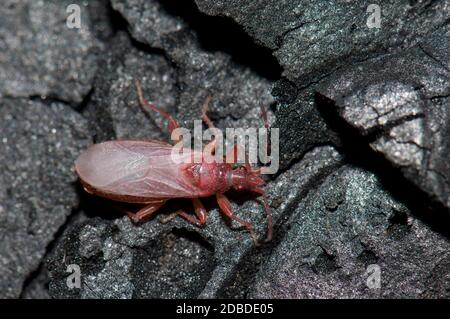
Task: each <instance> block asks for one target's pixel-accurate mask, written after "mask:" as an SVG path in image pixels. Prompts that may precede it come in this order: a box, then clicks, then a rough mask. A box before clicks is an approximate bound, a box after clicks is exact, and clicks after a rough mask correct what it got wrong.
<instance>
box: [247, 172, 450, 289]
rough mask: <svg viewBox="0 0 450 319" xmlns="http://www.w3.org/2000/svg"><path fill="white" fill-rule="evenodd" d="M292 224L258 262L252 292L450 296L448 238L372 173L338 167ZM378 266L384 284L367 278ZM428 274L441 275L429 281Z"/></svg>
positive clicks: (301, 205) (431, 276)
mask: <svg viewBox="0 0 450 319" xmlns="http://www.w3.org/2000/svg"><path fill="white" fill-rule="evenodd" d="M290 224H291V225H292V227H291V229H290V230H289V231H288V234H287V235H286V238H285V240H284V241H283V243H282V244H280V245H279V246H278V247H277V249H276V250H275V251H274V252H273V254H272V255H271V256H270V258H269V259H268V260H267V262H265V263H263V264H262V265H261V266H260V269H261V271H260V272H259V273H258V275H257V279H256V281H255V283H254V286H253V287H252V288H251V289H250V290H251V292H250V295H249V296H250V297H253V298H424V297H429V296H433V297H440V298H445V297H446V296H447V289H448V282H447V281H446V280H445V277H446V275H447V274H448V269H447V270H445V268H446V267H448V265H449V263H450V258H449V256H448V241H447V239H446V238H445V237H444V236H442V235H439V234H436V233H434V232H433V231H432V230H431V229H430V228H429V227H428V226H427V225H425V224H423V223H422V222H421V221H420V220H418V219H416V218H415V217H414V216H413V215H412V214H411V212H410V211H409V210H408V208H407V207H406V206H405V205H404V204H402V203H401V202H399V201H397V200H396V199H395V198H393V197H392V196H391V195H390V194H389V193H388V192H386V191H385V190H383V185H382V184H381V183H380V181H379V180H378V179H377V177H376V176H375V175H374V174H372V173H368V172H365V171H363V170H361V169H357V168H354V167H348V166H346V167H343V168H341V169H339V170H338V171H337V172H336V173H334V174H332V175H331V176H329V177H328V178H327V179H326V180H325V182H324V183H323V184H322V185H321V186H320V187H319V188H318V189H317V190H316V191H314V192H311V193H310V194H308V196H307V197H306V198H305V200H304V201H302V203H301V204H300V205H298V206H297V208H296V210H295V212H294V213H293V214H292V217H291V220H290ZM372 264H376V265H377V266H378V267H379V269H380V278H381V284H380V288H376V287H374V288H369V287H368V286H367V284H366V282H367V280H368V278H369V275H370V274H369V273H367V269H368V266H369V265H372ZM429 278H442V280H439V281H437V282H434V283H433V285H430V282H429ZM269 279H270V280H269Z"/></svg>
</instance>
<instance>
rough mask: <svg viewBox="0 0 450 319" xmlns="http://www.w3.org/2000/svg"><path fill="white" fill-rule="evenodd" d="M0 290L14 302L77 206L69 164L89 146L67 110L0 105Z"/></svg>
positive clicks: (22, 104)
mask: <svg viewBox="0 0 450 319" xmlns="http://www.w3.org/2000/svg"><path fill="white" fill-rule="evenodd" d="M0 121H1V122H2V125H1V127H0V138H1V140H0V142H1V144H0V145H1V146H0V147H1V151H0V163H1V164H0V165H1V167H2V174H1V175H0V198H1V200H0V212H1V214H0V225H1V237H2V242H1V245H0V256H1V257H0V272H1V277H0V288H1V289H0V291H1V293H0V294H1V297H3V298H11V297H18V296H19V295H20V293H21V291H22V286H23V284H24V281H25V280H26V278H27V277H28V276H29V275H30V274H31V273H32V272H33V271H34V270H36V269H37V268H38V266H39V264H40V262H41V259H42V257H43V256H44V254H45V251H46V247H47V245H48V244H49V243H50V242H51V241H52V240H53V238H54V234H55V233H56V232H57V231H58V229H59V228H60V227H61V226H62V225H63V224H64V222H65V220H66V217H67V216H68V215H69V214H70V212H71V210H72V209H73V208H74V207H75V206H76V205H77V203H78V201H77V196H76V191H75V187H74V185H73V184H72V183H73V182H75V180H76V179H75V176H74V175H73V172H72V170H71V169H72V166H73V161H74V160H75V159H76V157H77V155H78V154H79V152H80V151H81V150H82V149H84V148H85V147H86V146H87V145H88V144H89V138H88V136H87V133H86V130H87V126H86V122H85V120H84V119H83V118H82V117H81V116H80V115H79V114H77V113H75V112H74V111H72V110H71V109H70V108H69V107H68V106H65V105H62V104H59V103H53V104H51V105H44V104H42V103H41V102H39V101H27V100H22V99H14V100H11V99H5V100H3V101H0Z"/></svg>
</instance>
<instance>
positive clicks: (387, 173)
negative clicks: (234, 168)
mask: <svg viewBox="0 0 450 319" xmlns="http://www.w3.org/2000/svg"><path fill="white" fill-rule="evenodd" d="M71 4H74V5H78V6H79V8H80V13H81V28H80V29H77V28H69V27H68V25H67V18H68V16H69V15H70V12H68V11H67V10H68V6H69V5H71ZM371 4H372V3H371V2H370V1H362V0H359V1H338V0H336V1H308V2H306V1H300V0H292V1H278V0H263V1H242V0H229V1H228V0H227V1H224V0H187V1H177V0H93V1H77V0H75V1H66V0H63V1H53V0H50V1H42V0H38V1H28V0H27V1H18V0H7V1H4V2H3V3H2V6H0V15H1V16H2V19H1V21H0V123H1V124H0V145H1V146H0V148H1V149H0V150H1V152H0V167H1V168H2V172H1V173H0V220H1V222H0V238H2V241H1V243H0V272H1V274H2V275H0V288H1V292H0V297H5V298H17V297H20V298H215V297H218V298H318V297H324V298H351V297H361V298H399V297H400V298H448V296H449V288H448V287H450V285H449V278H450V273H449V269H450V267H449V266H450V258H449V255H448V248H449V237H450V232H449V224H450V215H449V214H448V209H449V204H450V202H449V195H450V186H449V180H450V167H449V161H448V158H449V148H450V145H449V141H450V124H449V116H450V112H449V108H450V103H449V88H450V81H449V61H450V55H449V52H450V51H449V37H448V23H449V20H448V16H449V4H448V2H447V1H430V0H419V1H406V0H401V1H395V2H392V1H391V2H389V3H385V2H383V3H381V4H380V7H379V8H380V10H381V11H380V13H381V16H380V18H381V20H380V25H379V28H378V27H375V28H373V27H371V26H372V25H370V23H373V22H374V20H371V19H373V17H374V12H373V11H372V10H373V9H374V8H375V10H376V9H377V8H376V7H373V6H369V5H371ZM368 21H369V22H370V23H369V25H368V24H367V22H368ZM136 80H139V81H140V83H141V85H142V90H143V94H144V96H145V98H146V99H148V100H149V101H151V102H153V103H155V104H156V105H157V106H158V107H160V108H161V109H163V110H165V111H167V112H168V113H170V114H171V115H173V116H174V117H175V118H177V119H178V120H179V122H180V124H181V126H183V127H187V128H189V129H191V128H192V126H193V123H194V122H193V121H194V120H198V119H200V115H201V108H202V105H203V103H204V102H205V100H206V99H207V98H208V97H210V98H211V102H210V105H209V110H208V114H209V116H210V117H211V119H212V120H213V121H214V123H215V124H216V126H217V127H218V128H220V129H225V128H231V127H241V128H247V127H262V126H263V122H264V121H263V117H262V113H261V107H264V108H265V109H267V110H268V118H269V123H270V124H271V126H272V127H274V128H278V129H279V132H280V143H279V147H280V149H279V150H280V169H279V171H278V172H277V174H274V175H270V176H266V181H267V185H266V186H265V190H266V191H267V197H268V201H269V204H270V207H271V210H272V214H273V221H274V237H273V239H272V241H271V242H269V243H265V244H263V245H261V246H258V247H257V246H255V245H254V243H253V241H252V239H251V237H250V234H249V233H248V231H246V230H245V229H244V228H242V227H241V226H240V225H239V224H238V223H236V222H230V220H229V219H228V218H226V217H225V216H224V215H223V214H222V213H221V212H220V211H219V209H218V206H217V203H216V202H215V200H214V198H210V199H205V200H203V202H204V205H205V206H206V208H207V211H208V220H207V223H206V226H205V227H204V228H198V227H196V226H194V225H192V224H189V223H188V222H186V221H185V220H183V219H181V218H175V219H174V220H172V221H170V222H169V223H161V222H160V221H162V220H163V219H164V218H166V217H168V216H169V215H170V213H172V212H174V211H175V210H176V209H179V208H182V209H184V210H186V211H188V212H189V213H193V208H192V203H191V201H190V200H188V199H186V200H171V201H169V202H168V203H167V204H166V205H165V206H164V207H163V208H162V209H161V210H160V211H158V213H157V214H155V215H154V217H152V218H151V219H150V220H149V221H148V222H146V223H144V224H141V225H136V224H134V223H132V222H131V221H130V220H129V218H128V217H127V216H126V215H125V214H123V212H120V210H119V209H118V208H120V207H121V208H124V207H125V208H127V209H138V207H136V206H132V205H131V206H130V205H128V206H127V205H120V204H118V203H113V202H111V201H109V200H107V199H101V198H99V197H97V196H94V195H89V194H87V193H86V192H84V191H83V189H82V187H81V185H80V183H79V182H78V181H77V177H76V175H75V173H74V171H73V170H72V168H73V162H74V160H75V159H76V157H77V156H78V155H79V154H80V153H81V152H82V151H83V150H84V149H86V147H87V146H88V145H89V144H91V143H92V142H96V143H97V142H101V141H106V140H112V139H125V138H127V139H128V138H129V139H159V140H164V141H168V140H169V135H168V133H167V123H166V121H164V119H163V118H161V116H159V115H158V114H154V113H147V112H144V111H143V110H142V109H141V108H140V107H139V104H138V98H137V94H136V87H135V81H136ZM228 195H229V198H230V201H231V203H232V207H233V211H234V213H235V214H236V216H238V217H240V218H242V219H245V220H248V221H250V222H251V223H252V224H253V225H254V227H255V231H256V233H257V237H258V240H259V241H260V242H262V241H263V240H264V239H265V237H266V233H267V219H266V216H265V213H264V209H263V207H262V205H261V203H260V202H259V200H258V197H257V196H253V195H252V194H249V193H245V194H244V193H236V192H229V193H228ZM74 269H75V270H77V269H78V270H79V275H80V276H79V279H80V286H79V287H77V286H73V284H74V282H73V280H74V278H75V277H76V275H77V274H76V272H77V271H75V272H74ZM376 271H379V274H380V279H381V281H380V285H379V286H378V285H377V282H376V280H375V279H374V278H375V277H373V276H374V275H376V273H375V272H376ZM74 276H75V277H74ZM374 280H375V281H374ZM374 285H375V286H374Z"/></svg>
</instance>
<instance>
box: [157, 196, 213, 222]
mask: <svg viewBox="0 0 450 319" xmlns="http://www.w3.org/2000/svg"><path fill="white" fill-rule="evenodd" d="M192 204H193V205H194V209H195V215H196V216H193V215H191V214H188V213H186V212H185V211H183V210H181V209H179V210H177V211H176V212H174V213H172V214H170V215H169V216H168V217H166V218H164V219H162V220H161V223H163V224H165V223H168V222H169V221H171V220H172V219H174V218H175V217H177V216H180V217H181V218H183V219H185V220H187V221H188V222H190V223H191V224H194V225H197V226H199V227H202V226H204V225H205V223H206V209H205V207H204V206H203V204H202V202H200V200H199V199H198V198H193V199H192Z"/></svg>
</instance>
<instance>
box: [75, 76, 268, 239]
mask: <svg viewBox="0 0 450 319" xmlns="http://www.w3.org/2000/svg"><path fill="white" fill-rule="evenodd" d="M136 88H137V94H138V98H139V103H140V105H141V107H142V108H143V109H144V110H147V111H154V112H157V113H159V114H161V115H162V116H163V117H164V118H165V119H167V120H168V122H169V131H170V133H172V131H173V130H174V129H176V128H178V127H179V124H178V122H177V121H176V120H175V119H174V118H173V117H172V116H171V115H169V114H168V113H166V112H164V111H162V110H160V109H159V108H157V107H156V106H155V105H153V104H151V103H149V102H148V101H146V100H145V99H144V97H143V94H142V90H141V87H140V83H139V81H136ZM208 103H209V98H208V99H207V101H206V102H205V104H204V106H203V110H202V111H203V112H202V120H203V121H204V122H205V123H206V124H207V125H208V127H210V128H214V125H213V123H212V121H211V120H210V119H209V118H208V116H207V115H206V111H207V107H208ZM263 118H264V119H265V124H266V127H268V124H267V115H266V113H265V111H264V110H263ZM214 143H215V140H214V139H213V140H212V141H211V142H210V144H208V145H207V146H206V147H208V146H209V147H214V146H215V144H214ZM172 148H173V145H171V144H169V143H165V142H160V141H156V140H147V141H138V140H116V141H107V142H103V143H99V144H94V145H91V146H90V147H89V148H88V149H87V150H86V151H84V152H83V153H82V154H81V155H80V156H79V157H78V159H77V160H76V162H75V170H76V173H77V174H78V176H79V178H80V180H81V182H82V184H83V187H84V189H85V190H86V191H87V192H88V193H91V194H95V195H98V196H102V197H105V198H108V199H111V200H115V201H120V202H126V203H137V204H143V205H145V206H144V207H143V208H142V209H140V210H139V211H138V212H136V213H128V216H129V217H130V218H131V219H132V220H133V221H134V222H143V221H145V220H147V219H148V218H149V217H150V216H151V215H152V214H153V213H154V212H155V211H157V210H158V209H159V208H160V207H161V206H162V205H163V204H164V203H165V202H166V201H168V200H169V199H172V198H191V199H192V203H193V206H194V209H195V215H191V214H188V213H186V212H185V211H182V210H178V211H176V212H175V213H173V214H171V216H170V217H169V219H171V218H173V217H174V216H177V215H178V216H181V217H182V218H184V219H185V220H187V221H189V222H191V223H192V224H195V225H197V226H199V227H202V226H203V225H205V223H206V219H207V214H206V210H205V208H204V206H203V204H202V203H201V201H200V198H204V197H210V196H214V195H215V196H216V199H217V203H218V205H219V207H220V210H221V211H222V212H223V213H224V214H225V215H226V216H227V217H229V218H230V219H232V220H235V221H236V222H238V223H240V224H241V225H243V226H244V227H245V228H246V229H247V230H248V231H249V232H250V234H251V236H252V239H253V241H254V242H255V244H256V245H258V242H257V239H256V234H255V231H254V228H253V226H252V224H251V223H249V222H248V221H245V220H243V219H241V218H239V217H237V216H235V215H234V214H233V211H232V208H231V204H230V201H229V200H228V199H227V197H226V196H225V194H224V193H225V192H226V191H228V190H229V189H231V188H234V189H235V190H237V191H245V190H247V191H251V192H254V193H257V194H259V195H261V196H262V198H263V204H264V209H265V212H266V214H267V221H268V231H267V236H266V241H270V240H271V238H272V232H273V231H272V215H271V213H270V209H269V205H268V202H267V197H266V194H265V192H264V190H263V189H262V188H261V187H262V186H263V185H264V180H263V179H262V178H261V177H260V169H259V168H258V169H252V167H251V166H250V165H249V164H248V163H246V164H245V165H236V163H220V162H216V161H213V162H211V161H210V162H209V163H207V162H206V161H203V156H204V154H203V152H202V154H197V156H200V158H201V159H202V161H201V162H200V163H194V162H192V163H175V162H174V161H173V160H172V157H171V152H172ZM209 149H212V148H209ZM234 152H235V153H234V158H235V159H236V152H237V148H236V146H235V147H234ZM194 153H195V151H192V154H194ZM197 153H198V152H197ZM232 158H233V157H232ZM233 165H234V166H235V167H236V166H237V167H236V168H234V169H233Z"/></svg>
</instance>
